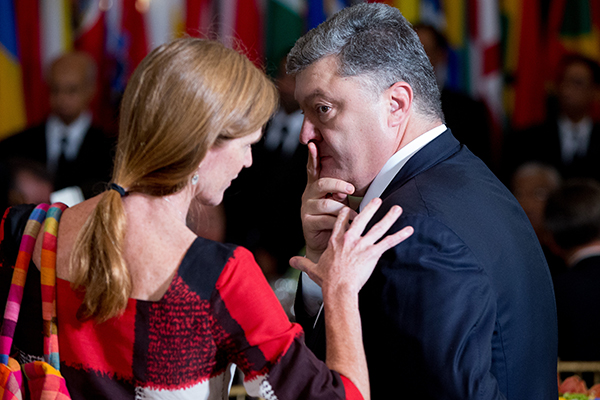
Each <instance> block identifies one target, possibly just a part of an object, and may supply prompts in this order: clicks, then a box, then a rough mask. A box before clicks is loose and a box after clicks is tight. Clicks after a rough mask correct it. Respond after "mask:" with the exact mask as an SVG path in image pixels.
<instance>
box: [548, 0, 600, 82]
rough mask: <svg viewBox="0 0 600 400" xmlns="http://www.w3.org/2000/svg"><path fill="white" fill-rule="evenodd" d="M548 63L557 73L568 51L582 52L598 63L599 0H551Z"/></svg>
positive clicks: (599, 48)
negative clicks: (562, 58) (558, 66)
mask: <svg viewBox="0 0 600 400" xmlns="http://www.w3.org/2000/svg"><path fill="white" fill-rule="evenodd" d="M548 30H549V32H548V46H549V47H548V54H549V62H550V65H551V66H552V67H553V69H551V72H552V73H556V66H557V65H558V61H559V60H560V58H561V57H562V56H563V55H564V54H565V53H567V52H577V53H581V54H583V55H585V56H587V57H589V58H592V59H594V60H596V61H598V62H600V1H598V0H568V1H567V0H554V1H553V2H552V3H551V8H550V16H549V23H548Z"/></svg>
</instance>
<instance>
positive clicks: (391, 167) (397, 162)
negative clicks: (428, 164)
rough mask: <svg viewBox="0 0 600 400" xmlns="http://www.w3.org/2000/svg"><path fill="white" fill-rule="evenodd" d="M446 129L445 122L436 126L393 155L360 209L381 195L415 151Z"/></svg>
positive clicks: (363, 200)
mask: <svg viewBox="0 0 600 400" xmlns="http://www.w3.org/2000/svg"><path fill="white" fill-rule="evenodd" d="M446 129H447V128H446V125H444V124H442V125H439V126H436V127H435V128H433V129H431V130H429V131H427V132H425V133H424V134H422V135H420V136H418V137H417V138H415V139H413V141H411V142H410V143H408V144H407V145H406V146H404V147H402V148H401V149H400V150H398V151H397V152H396V153H395V154H394V155H393V156H391V157H390V159H389V160H387V162H386V163H385V165H384V166H383V168H381V171H379V173H378V174H377V176H376V177H375V179H373V182H371V185H370V186H369V189H367V193H366V194H365V197H364V198H363V199H362V201H361V203H360V206H359V210H360V211H362V209H363V207H365V206H366V205H367V204H368V203H369V201H371V200H373V199H374V198H376V197H380V196H381V194H382V193H383V191H384V190H385V189H386V188H387V187H388V185H389V184H390V182H392V180H393V179H394V177H395V176H396V175H397V174H398V171H400V169H402V167H403V166H404V165H405V164H406V162H407V161H408V160H409V159H410V158H411V157H412V156H413V155H415V153H417V152H418V151H419V150H421V149H422V148H423V147H425V145H427V144H428V143H429V142H431V141H432V140H433V139H435V138H436V137H438V136H439V135H441V134H442V133H444V132H445V131H446Z"/></svg>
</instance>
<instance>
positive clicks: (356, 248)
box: [290, 199, 414, 293]
mask: <svg viewBox="0 0 600 400" xmlns="http://www.w3.org/2000/svg"><path fill="white" fill-rule="evenodd" d="M381 203H382V201H381V199H373V200H372V201H371V202H369V204H368V205H367V206H366V207H365V208H364V210H363V211H362V212H361V213H360V214H358V215H357V216H356V217H355V218H354V220H353V222H352V224H350V223H349V209H348V208H344V209H342V210H340V212H339V215H338V218H337V220H336V222H335V225H334V227H333V232H332V234H331V237H330V238H329V242H328V246H327V249H326V250H325V252H324V253H323V255H322V256H321V258H320V259H319V262H318V263H316V264H315V263H313V262H312V261H310V260H309V259H308V258H304V257H294V258H292V259H291V260H290V265H291V266H292V267H294V268H296V269H299V270H301V271H304V272H306V273H307V274H308V276H309V277H310V278H311V279H312V280H313V281H315V282H316V283H317V284H318V285H319V286H321V288H322V289H323V290H324V291H325V290H334V291H336V290H344V291H349V293H358V292H359V291H360V289H361V288H362V286H363V285H364V284H365V282H366V281H367V279H369V277H370V276H371V273H372V272H373V270H374V269H375V265H376V264H377V261H378V260H379V258H380V257H381V255H382V254H383V253H384V252H385V251H387V250H389V249H391V248H392V247H394V246H396V245H397V244H399V243H401V242H402V241H403V240H405V239H406V238H408V237H409V236H410V235H412V233H413V231H414V230H413V228H412V227H411V226H407V227H404V228H403V229H401V230H400V231H398V232H396V233H394V234H392V235H388V236H386V237H384V238H383V239H381V238H382V237H383V235H384V234H385V233H386V232H387V231H388V230H389V229H390V227H391V226H392V225H393V224H394V222H396V220H397V219H398V217H400V215H401V214H402V209H401V208H400V207H399V206H393V207H392V208H391V209H390V210H389V211H388V213H387V214H386V215H385V216H384V217H383V218H382V219H381V221H379V222H378V223H377V224H375V225H374V226H373V227H372V228H371V229H370V230H369V232H367V233H366V234H365V235H364V236H362V234H363V231H364V230H365V227H366V226H367V223H368V222H369V221H370V220H371V218H372V217H373V215H374V214H375V212H376V211H377V209H378V208H379V207H380V206H381ZM379 239H381V241H379V242H377V241H378V240H379ZM376 242H377V243H376Z"/></svg>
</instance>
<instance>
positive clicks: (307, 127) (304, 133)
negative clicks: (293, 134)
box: [300, 116, 321, 145]
mask: <svg viewBox="0 0 600 400" xmlns="http://www.w3.org/2000/svg"><path fill="white" fill-rule="evenodd" d="M320 139H321V135H320V133H319V130H318V128H317V127H316V126H315V125H314V124H313V123H312V122H310V120H309V119H308V118H306V116H305V117H304V121H303V122H302V130H301V131H300V143H302V144H304V145H307V144H308V142H310V141H311V140H317V141H318V140H320Z"/></svg>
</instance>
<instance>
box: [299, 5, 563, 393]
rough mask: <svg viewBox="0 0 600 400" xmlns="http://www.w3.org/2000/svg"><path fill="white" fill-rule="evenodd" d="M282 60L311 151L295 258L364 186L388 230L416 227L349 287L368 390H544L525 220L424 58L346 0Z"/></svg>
mask: <svg viewBox="0 0 600 400" xmlns="http://www.w3.org/2000/svg"><path fill="white" fill-rule="evenodd" d="M287 68H288V72H289V73H291V74H293V75H295V77H296V99H297V100H298V102H299V103H300V107H301V108H302V110H303V111H304V123H303V126H302V131H301V133H300V141H301V143H303V144H307V145H308V147H309V152H310V155H309V162H308V183H307V186H306V189H305V191H304V195H303V197H302V208H301V215H302V224H303V229H304V236H305V239H306V258H297V259H294V260H293V262H294V265H295V266H297V267H300V268H303V267H305V268H303V270H307V271H310V265H311V263H313V262H317V261H318V260H319V258H320V257H321V255H322V253H323V251H324V249H325V248H326V246H327V243H328V242H329V238H330V235H331V229H332V227H333V224H334V221H335V216H336V215H338V214H339V212H340V211H341V210H346V211H348V212H351V214H352V213H355V212H354V211H351V210H349V208H350V209H352V208H354V207H355V206H356V205H357V206H358V211H359V212H360V211H361V207H362V206H363V205H366V204H367V203H368V202H369V201H370V200H371V199H373V198H377V197H380V198H381V199H382V200H383V204H382V205H381V207H380V209H379V210H378V214H376V215H375V216H374V218H373V220H377V219H378V218H381V217H382V216H383V215H384V213H385V212H386V211H387V210H389V209H390V208H391V207H392V206H393V205H400V206H402V208H403V210H404V211H403V213H402V216H401V217H400V219H399V220H398V221H397V222H396V224H394V226H393V227H392V228H391V231H392V232H394V231H398V230H400V229H402V228H403V227H404V226H407V225H410V226H413V227H414V234H413V235H412V236H411V237H410V238H409V239H408V240H407V241H406V243H405V244H403V245H402V246H396V247H395V248H393V249H391V250H390V251H388V252H386V253H385V254H384V255H383V257H382V258H381V259H380V261H379V262H378V265H377V267H376V268H375V271H374V273H373V275H372V276H371V278H370V279H369V281H368V282H367V283H366V284H365V286H364V287H363V288H362V290H361V292H360V295H359V296H358V298H357V299H356V301H357V302H358V304H359V306H360V312H361V319H362V328H363V339H364V344H365V353H366V357H367V362H368V367H369V377H370V380H371V398H373V399H392V398H398V397H406V398H419V399H436V400H440V399H463V400H464V399H481V400H483V399H486V400H490V399H538V400H547V399H550V398H556V397H557V396H558V393H557V384H556V357H557V356H556V345H557V343H556V342H557V333H556V330H557V328H556V309H555V304H554V296H553V292H552V282H551V278H550V273H549V271H548V267H547V265H546V261H545V259H544V255H543V253H542V250H541V248H540V245H539V243H538V241H537V238H536V236H535V232H534V231H533V228H532V227H531V224H530V223H529V221H528V220H527V216H526V215H525V213H524V212H523V209H522V208H521V207H520V206H519V204H518V202H517V200H516V199H515V198H514V196H512V194H511V193H510V192H509V191H508V189H507V188H506V187H504V186H503V185H502V184H501V183H500V182H499V181H498V179H497V178H496V177H495V176H494V174H493V173H492V172H491V171H490V170H489V168H488V167H487V166H486V165H485V164H484V163H483V162H482V161H481V160H480V159H479V158H477V157H476V156H475V155H474V154H473V153H472V152H471V151H470V150H469V149H468V148H466V147H465V146H464V145H461V144H460V143H459V141H458V140H456V138H454V136H453V135H452V133H451V131H450V129H448V128H447V127H446V126H445V125H444V115H443V112H442V109H441V104H440V94H439V89H438V86H437V84H436V81H435V75H434V72H433V68H432V66H431V63H430V62H429V60H428V58H427V55H426V54H425V51H424V50H423V46H422V45H421V43H420V41H419V38H418V36H417V34H416V33H415V31H414V30H413V29H412V26H411V25H410V24H409V23H408V22H407V21H406V19H405V18H404V17H403V16H402V15H401V13H400V11H399V10H398V9H397V8H394V7H390V6H387V5H384V4H381V3H362V4H358V5H356V6H353V7H348V8H345V9H343V10H342V11H340V12H339V13H337V14H336V15H335V16H333V17H332V18H331V19H329V20H328V21H326V22H324V23H323V24H321V25H320V26H319V27H317V28H315V29H313V30H311V31H310V32H308V33H307V34H306V35H305V36H303V37H302V38H300V39H299V40H298V42H297V43H296V45H295V47H294V48H293V49H292V51H291V52H290V55H289V56H288V62H287ZM349 195H353V196H354V197H352V198H350V197H348V196H349ZM346 211H344V212H346ZM368 228H369V227H367V229H368ZM309 281H310V280H309V279H306V278H305V275H303V277H302V278H301V287H300V288H299V293H298V296H297V304H296V315H297V319H298V321H299V322H301V323H302V324H303V326H304V328H305V330H306V333H307V334H306V342H307V344H308V345H309V346H310V347H311V348H313V349H314V350H315V351H316V354H317V355H318V356H320V357H325V335H324V329H325V327H326V325H327V323H328V322H327V321H326V320H324V316H323V313H320V312H319V310H320V307H319V303H318V301H319V299H318V297H317V298H315V297H316V296H312V295H311V293H309V292H307V291H306V289H307V288H306V285H309V284H310V283H309ZM315 306H316V307H315Z"/></svg>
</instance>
